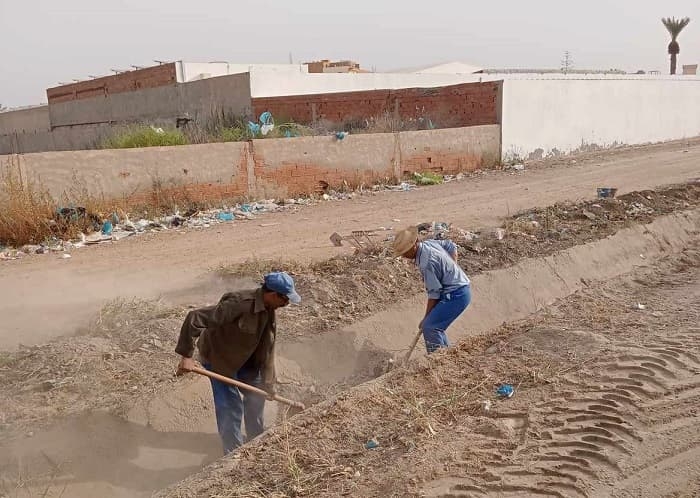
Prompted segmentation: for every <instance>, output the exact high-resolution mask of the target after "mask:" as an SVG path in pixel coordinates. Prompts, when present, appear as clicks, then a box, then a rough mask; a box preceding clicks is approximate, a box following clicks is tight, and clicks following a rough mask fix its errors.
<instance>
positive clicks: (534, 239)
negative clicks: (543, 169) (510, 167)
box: [419, 182, 700, 274]
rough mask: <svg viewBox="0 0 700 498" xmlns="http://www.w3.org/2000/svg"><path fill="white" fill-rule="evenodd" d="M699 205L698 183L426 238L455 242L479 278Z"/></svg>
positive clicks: (443, 229)
mask: <svg viewBox="0 0 700 498" xmlns="http://www.w3.org/2000/svg"><path fill="white" fill-rule="evenodd" d="M698 205H700V183H697V182H692V183H688V184H682V185H675V186H672V187H668V188H666V189H660V190H656V191H654V190H645V191H641V192H631V193H629V194H625V195H623V196H620V197H618V198H614V199H598V200H595V201H586V202H581V203H561V204H555V205H553V206H549V207H546V208H537V209H532V210H529V211H525V212H523V213H519V214H517V215H515V216H513V217H512V218H510V219H508V220H506V222H505V223H504V224H503V225H502V227H500V228H491V229H481V230H474V231H469V230H463V229H460V228H457V227H454V226H450V225H448V224H447V223H437V224H435V223H433V224H425V225H424V227H425V232H424V233H425V235H424V236H425V237H435V238H446V237H449V238H450V239H452V240H453V241H454V242H455V243H456V244H458V245H459V246H460V250H459V258H460V264H461V265H462V266H463V267H464V268H465V269H466V270H467V272H469V273H472V274H475V273H479V272H482V271H487V270H492V269H496V268H502V267H505V266H510V265H512V264H514V263H516V262H517V261H519V260H521V259H523V258H529V257H541V256H547V255H550V254H553V253H554V252H557V251H560V250H563V249H567V248H569V247H573V246H576V245H580V244H585V243H588V242H592V241H595V240H600V239H602V238H605V237H607V236H609V235H612V234H613V233H615V232H617V231H618V230H620V229H621V228H624V227H625V226H628V225H629V224H631V223H641V224H646V223H649V222H650V221H652V220H653V219H654V218H655V217H657V216H662V215H665V214H669V213H672V212H674V211H680V210H684V209H691V208H696V207H697V206H698ZM428 225H429V227H428ZM419 228H420V227H419Z"/></svg>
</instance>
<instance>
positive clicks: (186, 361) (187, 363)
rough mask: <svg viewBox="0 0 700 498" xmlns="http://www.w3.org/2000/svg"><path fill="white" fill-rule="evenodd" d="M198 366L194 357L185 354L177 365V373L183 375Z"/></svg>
mask: <svg viewBox="0 0 700 498" xmlns="http://www.w3.org/2000/svg"><path fill="white" fill-rule="evenodd" d="M196 366H197V365H196V364H195V362H194V360H193V359H192V358H186V357H185V356H183V357H182V359H181V360H180V363H179V364H178V366H177V375H183V374H186V373H187V372H191V371H192V369H193V368H194V367H196Z"/></svg>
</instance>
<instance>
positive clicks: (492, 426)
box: [158, 244, 700, 497]
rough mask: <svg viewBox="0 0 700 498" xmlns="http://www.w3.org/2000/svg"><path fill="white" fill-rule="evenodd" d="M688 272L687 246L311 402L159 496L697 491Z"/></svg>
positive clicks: (696, 392)
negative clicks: (504, 391)
mask: <svg viewBox="0 0 700 498" xmlns="http://www.w3.org/2000/svg"><path fill="white" fill-rule="evenodd" d="M699 268H700V248H699V247H698V246H697V244H695V245H694V246H692V247H690V248H688V249H687V250H686V251H684V252H683V253H682V254H680V255H678V256H673V257H670V258H667V259H666V260H665V261H663V262H662V263H661V264H659V265H658V266H657V267H655V268H646V269H638V270H637V271H636V272H634V273H633V274H631V275H629V276H626V277H624V278H621V279H618V280H615V281H611V282H606V283H602V284H600V285H594V286H590V287H587V288H586V289H585V290H583V291H581V292H579V293H577V294H575V295H573V296H570V297H569V298H567V299H564V300H562V301H560V302H558V303H556V304H555V305H554V306H551V307H547V308H545V309H544V310H542V312H540V313H538V314H537V315H535V316H533V317H531V318H530V319H527V320H524V321H521V322H519V323H514V324H509V325H504V326H502V327H500V328H498V329H497V330H494V331H492V332H491V333H489V334H487V335H485V336H481V337H476V338H471V339H468V340H466V341H464V342H463V343H461V344H460V345H458V346H457V347H456V348H453V349H451V350H447V351H444V352H441V353H439V354H436V355H433V356H431V357H429V358H423V359H422V360H421V361H419V362H417V363H416V364H415V365H412V366H411V367H410V368H409V369H407V370H403V369H402V370H397V371H394V372H392V373H390V374H388V375H386V376H383V377H381V378H380V379H377V380H376V381H373V382H371V383H367V384H364V385H362V386H358V387H357V388H355V389H352V390H350V391H348V392H345V393H342V394H340V395H338V396H336V397H335V398H334V399H331V400H328V401H326V402H324V403H322V404H319V405H318V406H316V407H313V408H312V409H310V410H308V411H306V412H304V413H302V414H301V415H299V416H297V417H295V418H293V419H290V420H289V421H288V422H287V423H285V424H282V425H280V426H278V427H275V428H273V429H272V430H270V431H269V432H268V433H267V434H266V435H264V436H263V437H261V438H260V439H258V440H256V441H254V442H252V443H251V444H249V445H248V446H247V447H245V448H243V449H242V450H241V451H239V452H238V453H237V454H236V455H233V456H232V457H230V458H226V459H223V460H220V461H219V462H217V463H215V464H214V465H212V466H210V467H208V468H207V469H206V470H205V471H204V472H202V473H200V474H197V475H195V476H192V477H190V478H188V479H186V480H185V481H183V482H182V483H180V484H178V485H177V486H174V487H172V488H170V489H168V490H166V491H164V492H162V493H161V494H159V495H158V496H162V497H165V496H168V497H184V496H247V497H258V496H260V497H262V496H265V497H272V496H279V497H282V496H329V497H330V496H366V497H375V496H376V497H380V496H382V497H384V496H416V497H417V496H432V497H458V496H465V497H466V496H504V495H505V496H510V495H512V496H523V495H538V496H539V495H542V496H560V497H563V496H603V495H613V496H621V497H622V496H625V497H628V496H629V497H631V496H677V497H679V496H693V493H696V492H697V490H698V485H699V484H700V458H699V457H700V433H698V431H697V424H698V421H699V420H698V417H699V416H700V414H699V412H698V406H700V328H698V323H700V314H699V312H698V304H700V273H699ZM501 383H509V384H511V385H512V386H513V387H514V388H515V395H514V396H513V397H512V398H510V399H503V398H499V397H498V396H497V395H496V393H495V389H496V387H498V386H499V385H500V384H501ZM370 440H373V441H374V442H376V443H377V445H378V447H376V448H373V449H368V448H367V446H366V445H367V443H368V442H369V441H370Z"/></svg>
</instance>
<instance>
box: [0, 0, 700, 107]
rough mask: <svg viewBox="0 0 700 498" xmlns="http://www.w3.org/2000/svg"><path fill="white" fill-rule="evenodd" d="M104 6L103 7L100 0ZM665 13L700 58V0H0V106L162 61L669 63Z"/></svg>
mask: <svg viewBox="0 0 700 498" xmlns="http://www.w3.org/2000/svg"><path fill="white" fill-rule="evenodd" d="M103 4H104V5H103ZM665 16H676V17H680V16H688V17H690V18H691V19H692V21H691V23H690V25H689V26H688V27H687V28H686V29H685V31H684V32H683V33H682V35H681V37H680V39H679V41H680V45H681V55H680V62H679V67H680V64H682V63H696V62H700V1H698V0H667V1H660V0H606V1H602V0H586V1H580V2H571V1H569V0H530V1H522V0H519V1H515V0H501V1H490V2H488V1H487V2H473V1H468V0H461V1H456V0H455V1H453V0H445V1H432V2H428V1H424V0H423V1H420V2H419V1H415V0H414V1H413V3H409V2H408V1H406V0H404V1H394V0H340V1H337V0H335V1H334V0H284V1H281V0H280V1H272V0H257V1H249V0H194V1H193V0H188V1H182V0H110V1H109V2H102V1H100V0H0V55H1V56H2V68H1V69H0V104H4V105H6V106H19V105H26V104H37V103H39V102H44V101H45V100H46V94H45V89H46V88H47V87H50V86H55V85H57V83H58V82H59V81H71V80H72V79H73V78H75V79H82V78H87V77H88V75H104V74H109V70H110V69H111V68H115V69H125V68H128V67H129V65H131V64H135V65H151V64H153V62H152V61H153V59H158V60H185V61H190V62H206V61H214V60H226V61H230V62H245V63H249V62H250V63H252V62H260V63H263V62H277V63H286V62H288V60H289V53H290V52H291V53H292V57H293V59H294V61H295V62H304V61H307V60H310V59H320V58H326V59H328V58H330V59H338V58H343V59H353V60H355V61H357V62H360V64H361V65H362V66H363V67H365V68H372V67H373V66H375V67H376V69H377V70H380V71H382V70H390V69H396V68H402V67H413V66H421V65H429V64H433V63H440V62H448V61H456V60H459V61H463V62H467V63H472V64H477V65H481V66H483V67H490V68H494V67H499V68H500V67H512V68H516V67H538V68H539V67H547V68H558V67H559V65H560V61H561V59H562V54H563V52H564V51H565V50H569V51H570V52H571V53H572V56H573V60H574V65H575V67H577V68H606V69H607V68H613V67H614V68H620V69H625V70H628V71H635V70H637V69H645V70H651V69H657V70H660V71H662V72H667V71H668V56H667V55H666V46H667V44H668V41H669V39H668V36H667V34H666V31H665V29H664V27H663V26H662V24H661V22H660V18H661V17H665Z"/></svg>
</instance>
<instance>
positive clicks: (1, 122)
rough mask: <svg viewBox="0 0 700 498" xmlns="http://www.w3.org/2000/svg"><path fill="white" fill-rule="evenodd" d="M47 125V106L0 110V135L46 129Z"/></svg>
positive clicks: (48, 126)
mask: <svg viewBox="0 0 700 498" xmlns="http://www.w3.org/2000/svg"><path fill="white" fill-rule="evenodd" d="M49 128H50V125H49V106H48V105H41V106H36V107H30V108H28V109H17V110H15V111H5V112H0V135H9V134H11V133H33V132H37V131H46V130H48V129H49Z"/></svg>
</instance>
